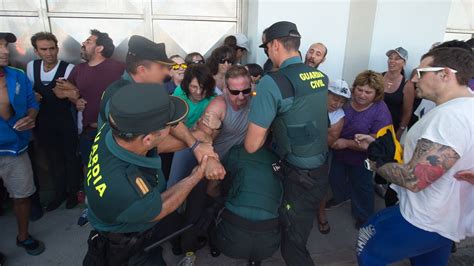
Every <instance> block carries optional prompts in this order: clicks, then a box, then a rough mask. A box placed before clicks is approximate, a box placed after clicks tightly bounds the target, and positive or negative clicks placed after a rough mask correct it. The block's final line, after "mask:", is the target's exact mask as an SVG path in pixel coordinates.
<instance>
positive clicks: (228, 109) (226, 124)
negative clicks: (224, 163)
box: [196, 66, 252, 159]
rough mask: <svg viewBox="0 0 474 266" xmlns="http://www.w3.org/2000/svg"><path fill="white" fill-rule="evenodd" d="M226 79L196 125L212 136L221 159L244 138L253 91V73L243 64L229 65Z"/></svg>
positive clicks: (215, 149) (198, 128)
mask: <svg viewBox="0 0 474 266" xmlns="http://www.w3.org/2000/svg"><path fill="white" fill-rule="evenodd" d="M225 82H226V88H225V89H224V93H223V95H220V96H217V97H216V98H214V99H213V100H212V101H211V102H210V103H209V105H208V106H207V108H206V110H205V111H204V114H203V115H202V117H201V119H199V121H198V123H197V128H196V129H197V130H200V131H203V132H204V133H206V134H208V135H210V136H211V138H212V139H213V146H214V151H215V152H216V153H217V154H219V157H220V158H221V159H223V158H224V157H225V155H226V154H227V152H228V151H229V150H230V148H232V146H234V145H239V144H242V143H243V141H244V139H245V135H246V132H247V125H248V113H249V108H250V96H251V94H252V89H251V86H250V75H249V72H248V70H247V69H246V68H245V67H243V66H232V67H231V68H229V70H228V71H227V73H226V75H225Z"/></svg>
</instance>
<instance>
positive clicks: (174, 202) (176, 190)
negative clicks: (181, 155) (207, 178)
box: [153, 175, 201, 221]
mask: <svg viewBox="0 0 474 266" xmlns="http://www.w3.org/2000/svg"><path fill="white" fill-rule="evenodd" d="M199 181H201V178H197V177H195V176H193V175H191V176H188V177H186V178H185V179H183V180H182V181H180V182H179V183H177V184H176V185H174V186H172V187H171V188H169V189H167V190H166V191H165V192H163V193H161V200H162V202H163V203H162V207H161V212H160V214H159V215H158V216H157V217H155V219H153V221H158V220H161V219H163V218H164V217H165V216H167V215H168V214H170V213H172V212H173V211H175V210H176V209H177V208H178V207H179V206H181V204H183V202H184V200H186V197H187V196H188V194H189V193H190V192H191V190H192V189H193V188H194V187H195V186H196V185H197V184H198V183H199Z"/></svg>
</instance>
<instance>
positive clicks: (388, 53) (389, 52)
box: [385, 49, 406, 61]
mask: <svg viewBox="0 0 474 266" xmlns="http://www.w3.org/2000/svg"><path fill="white" fill-rule="evenodd" d="M392 53H396V54H397V55H398V56H400V57H401V58H402V59H403V60H405V61H406V58H405V57H404V56H403V55H401V54H400V53H399V52H398V51H397V50H395V49H392V50H388V51H387V52H386V53H385V55H386V56H387V57H388V56H390V54H392Z"/></svg>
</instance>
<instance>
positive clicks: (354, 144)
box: [346, 139, 367, 151]
mask: <svg viewBox="0 0 474 266" xmlns="http://www.w3.org/2000/svg"><path fill="white" fill-rule="evenodd" d="M346 143H347V144H346V145H347V148H348V149H351V150H355V151H367V149H364V148H362V147H361V146H359V144H357V142H356V141H355V140H352V139H346Z"/></svg>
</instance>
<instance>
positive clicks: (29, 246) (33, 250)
mask: <svg viewBox="0 0 474 266" xmlns="http://www.w3.org/2000/svg"><path fill="white" fill-rule="evenodd" d="M16 245H17V246H19V247H22V248H24V249H25V251H26V253H28V254H30V255H32V256H36V255H39V254H41V253H43V251H44V244H43V242H41V241H39V240H36V239H34V238H33V237H32V236H30V235H28V238H27V239H25V240H23V241H19V240H18V237H17V238H16Z"/></svg>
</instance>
